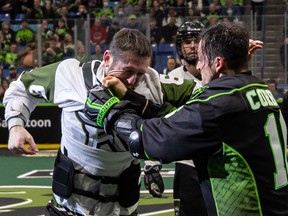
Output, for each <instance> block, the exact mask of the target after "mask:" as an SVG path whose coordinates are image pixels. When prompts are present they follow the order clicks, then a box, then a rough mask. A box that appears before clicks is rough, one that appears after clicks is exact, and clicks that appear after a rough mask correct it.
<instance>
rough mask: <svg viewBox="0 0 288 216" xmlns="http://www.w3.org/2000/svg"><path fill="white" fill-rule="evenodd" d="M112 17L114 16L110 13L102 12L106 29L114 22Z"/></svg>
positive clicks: (101, 16)
mask: <svg viewBox="0 0 288 216" xmlns="http://www.w3.org/2000/svg"><path fill="white" fill-rule="evenodd" d="M112 18H113V16H109V15H108V14H105V13H103V14H101V15H100V21H101V25H102V26H103V27H105V28H106V29H108V27H109V26H110V25H111V23H112Z"/></svg>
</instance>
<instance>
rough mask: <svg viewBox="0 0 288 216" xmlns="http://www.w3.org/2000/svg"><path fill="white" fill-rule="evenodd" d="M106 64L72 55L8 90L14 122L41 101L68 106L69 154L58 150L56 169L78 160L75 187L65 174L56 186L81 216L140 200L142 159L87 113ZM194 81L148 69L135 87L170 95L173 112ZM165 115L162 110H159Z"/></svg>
mask: <svg viewBox="0 0 288 216" xmlns="http://www.w3.org/2000/svg"><path fill="white" fill-rule="evenodd" d="M103 67H104V66H103V63H101V62H99V61H92V62H87V63H84V64H83V65H82V64H80V62H79V61H77V60H75V59H67V60H65V61H62V62H59V63H55V64H51V65H48V66H45V67H42V68H36V69H34V70H32V71H30V72H24V73H23V74H22V75H21V76H20V78H19V79H18V80H17V81H15V82H12V83H11V85H10V88H9V89H8V90H7V93H6V95H5V98H4V105H5V107H6V110H5V118H6V120H8V125H9V123H10V127H11V124H19V122H21V123H22V124H25V123H26V122H27V121H28V119H29V117H30V113H31V112H32V111H33V110H34V108H35V107H36V105H37V104H38V103H43V102H52V103H56V104H58V106H59V107H60V108H62V116H61V120H62V121H61V127H62V138H61V152H62V154H63V155H65V157H66V158H65V157H64V156H63V155H60V156H59V155H58V157H57V159H56V163H55V167H57V169H54V173H56V172H57V173H58V171H59V169H58V167H59V166H58V164H59V163H63V161H65V160H67V161H68V162H67V163H68V164H71V163H70V162H71V161H72V164H73V165H72V167H74V169H75V170H73V173H74V175H73V179H72V180H71V182H73V186H71V185H67V186H65V187H61V184H58V181H60V183H61V179H63V176H62V177H61V176H60V177H59V176H58V177H57V175H56V177H55V178H54V177H53V181H54V180H55V182H56V183H57V185H56V186H55V187H54V188H57V191H58V190H63V193H62V192H61V191H60V194H61V196H60V195H59V193H57V194H58V195H57V194H56V193H54V195H53V196H54V201H55V203H54V205H55V206H57V208H58V209H61V208H65V209H66V210H67V209H68V210H69V211H71V212H72V213H74V214H80V215H91V214H92V215H105V216H106V215H111V216H112V215H120V214H121V215H129V214H131V213H132V212H134V211H135V209H136V208H137V205H138V204H137V201H138V199H139V189H140V165H139V161H138V160H137V159H135V158H133V157H132V156H131V155H130V153H129V151H128V147H127V145H126V144H123V143H122V142H121V141H120V140H119V139H117V138H116V139H114V140H110V139H109V136H107V135H106V134H105V133H104V130H103V128H99V127H97V125H96V123H95V122H92V121H90V120H88V119H87V118H86V117H85V115H84V113H83V108H84V104H85V101H86V97H87V91H88V89H89V88H92V86H93V85H95V84H96V83H97V82H101V81H102V79H103V78H104V70H103ZM194 85H195V83H194V82H191V81H184V80H183V79H177V78H173V79H170V78H169V77H168V76H163V77H160V76H159V74H158V73H157V72H156V71H155V70H153V69H152V68H148V69H147V72H146V74H145V75H144V76H143V77H142V78H141V80H140V81H139V82H138V84H137V85H136V87H135V91H136V92H138V93H140V94H142V95H144V96H145V97H146V98H147V99H149V100H152V101H153V102H154V103H157V104H160V105H161V104H163V101H164V100H165V101H170V106H169V107H168V106H167V108H166V109H163V110H162V112H166V113H167V112H168V111H169V110H171V109H173V106H175V107H177V106H180V105H181V104H184V103H185V102H186V101H187V100H188V99H189V98H190V96H191V93H192V90H193V88H194ZM163 114H164V113H161V112H160V111H159V113H158V114H157V115H159V116H161V115H163ZM16 122H17V123H16ZM67 158H68V159H67ZM69 160H70V162H69ZM65 163H66V162H65ZM65 166H66V165H65ZM67 166H68V165H67ZM59 172H60V174H63V172H62V173H61V170H60V171H59ZM71 172H72V170H71ZM64 174H65V173H64ZM67 175H68V174H67ZM53 184H54V183H53ZM59 188H60V189H59ZM55 190H56V189H55ZM64 190H65V191H64ZM63 197H64V198H63Z"/></svg>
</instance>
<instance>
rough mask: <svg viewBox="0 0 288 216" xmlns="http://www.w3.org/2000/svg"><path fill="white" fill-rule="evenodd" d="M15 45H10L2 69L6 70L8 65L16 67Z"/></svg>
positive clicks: (16, 54) (14, 43)
mask: <svg viewBox="0 0 288 216" xmlns="http://www.w3.org/2000/svg"><path fill="white" fill-rule="evenodd" d="M17 59H18V53H17V44H16V42H13V43H11V45H10V50H9V51H7V52H6V55H5V60H4V65H3V67H4V69H8V68H9V66H10V65H15V66H16V67H17Z"/></svg>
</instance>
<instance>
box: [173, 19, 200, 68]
mask: <svg viewBox="0 0 288 216" xmlns="http://www.w3.org/2000/svg"><path fill="white" fill-rule="evenodd" d="M203 29H204V25H203V24H202V23H201V22H198V21H194V22H192V21H186V22H184V23H183V24H182V25H181V26H180V27H179V28H178V30H177V34H176V50H177V53H178V55H179V58H180V59H181V60H185V61H186V62H187V63H188V64H190V65H195V64H196V62H197V59H198V58H197V45H198V42H199V41H198V36H199V34H200V33H201V31H202V30H203Z"/></svg>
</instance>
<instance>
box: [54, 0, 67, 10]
mask: <svg viewBox="0 0 288 216" xmlns="http://www.w3.org/2000/svg"><path fill="white" fill-rule="evenodd" d="M69 2H70V1H69V0H53V5H54V6H55V8H61V7H62V6H64V5H68V4H69Z"/></svg>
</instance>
